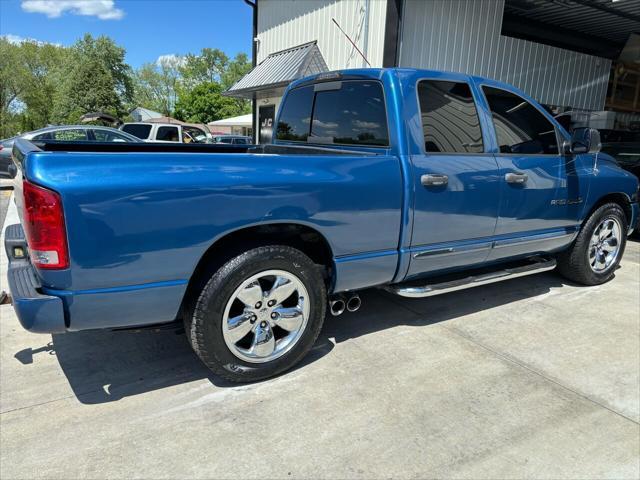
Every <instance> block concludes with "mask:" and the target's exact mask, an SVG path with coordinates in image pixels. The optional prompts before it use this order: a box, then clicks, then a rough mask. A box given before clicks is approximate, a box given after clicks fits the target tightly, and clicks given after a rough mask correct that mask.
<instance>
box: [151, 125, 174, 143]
mask: <svg viewBox="0 0 640 480" xmlns="http://www.w3.org/2000/svg"><path fill="white" fill-rule="evenodd" d="M156 140H159V141H161V142H179V141H180V134H179V133H178V127H158V133H156Z"/></svg>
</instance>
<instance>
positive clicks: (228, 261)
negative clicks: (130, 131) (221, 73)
mask: <svg viewBox="0 0 640 480" xmlns="http://www.w3.org/2000/svg"><path fill="white" fill-rule="evenodd" d="M274 137H275V138H274V140H273V143H272V144H269V145H261V146H255V147H253V146H247V147H246V148H242V149H229V150H221V149H219V148H218V149H216V147H217V146H216V145H204V146H199V145H183V146H180V145H175V146H169V145H137V144H131V145H128V144H104V145H100V144H91V145H79V144H69V143H67V144H65V143H59V142H51V141H43V142H32V143H30V142H27V141H24V140H18V141H17V142H16V144H15V146H14V152H13V157H14V161H15V163H16V165H17V170H18V174H17V177H16V195H15V198H16V202H17V204H18V209H19V212H20V214H21V221H22V227H21V226H20V225H13V226H9V227H8V229H7V231H6V241H5V245H6V250H7V253H8V256H9V259H10V267H9V284H10V288H11V292H12V295H13V304H14V308H15V310H16V312H17V314H18V317H19V319H20V322H21V323H22V325H23V326H24V327H25V328H26V329H27V330H30V331H33V332H46V333H51V332H66V331H74V330H84V329H105V328H125V327H142V326H145V325H151V324H158V323H162V322H172V321H175V320H182V321H184V324H185V329H186V333H187V338H188V339H189V341H190V343H191V345H192V346H193V348H194V350H195V351H196V353H197V354H198V355H199V357H200V358H201V359H202V361H203V362H204V363H205V364H206V365H207V366H208V367H209V368H211V369H212V370H213V371H214V372H215V373H217V374H219V375H222V376H224V377H226V378H228V379H231V380H234V381H252V380H257V379H261V378H266V377H269V376H273V375H275V374H278V373H280V372H282V371H284V370H286V369H288V368H290V367H291V366H292V365H294V364H295V363H296V362H298V361H299V360H300V359H301V358H302V357H303V356H304V355H305V354H306V353H307V352H308V351H309V349H310V348H311V347H312V345H313V343H314V342H315V340H316V338H317V336H318V334H319V332H320V329H321V327H322V323H323V320H324V317H325V314H326V312H327V309H329V310H330V311H331V313H333V314H334V315H339V314H341V313H342V312H343V311H353V310H356V309H357V308H358V307H359V305H360V299H359V297H358V291H359V290H361V289H365V288H369V287H381V288H385V289H386V290H387V291H390V292H393V293H394V294H398V295H402V296H406V297H425V296H429V295H436V294H440V293H445V292H449V291H452V290H459V289H462V288H468V287H473V286H477V285H482V284H486V283H490V282H496V281H500V280H506V279H509V278H514V277H518V276H523V275H528V274H533V273H537V272H543V271H547V270H550V269H553V268H556V267H557V268H558V270H559V272H560V273H561V274H562V275H564V276H565V277H567V278H568V279H571V280H572V281H575V282H579V283H582V284H585V285H596V284H600V283H603V282H606V281H608V280H610V279H611V278H612V277H613V276H614V272H615V270H616V267H617V266H618V263H619V262H620V258H621V257H622V254H623V252H624V248H625V242H626V237H627V234H628V233H629V231H630V229H631V227H630V225H635V223H636V218H637V215H638V180H637V178H636V177H634V176H633V175H631V174H630V173H628V172H625V171H623V170H622V169H620V168H619V167H618V166H617V165H616V163H615V162H614V161H613V159H612V158H611V157H609V156H608V155H606V154H603V153H599V145H600V140H599V134H598V132H597V131H595V130H592V129H578V130H576V131H575V132H574V133H573V135H572V136H570V135H569V134H568V133H567V132H566V131H565V130H564V129H563V128H562V127H561V126H560V125H559V124H558V123H557V122H556V121H555V120H554V119H553V117H552V116H551V115H549V113H548V112H547V111H546V110H545V109H544V108H542V107H541V106H540V105H538V104H537V103H536V102H535V101H534V100H532V99H531V98H529V97H528V96H527V95H525V94H524V93H523V92H521V91H519V90H517V89H515V88H512V87H510V86H508V85H505V84H503V83H499V82H496V81H492V80H488V79H484V78H479V77H472V76H468V75H462V74H455V73H444V72H435V71H425V70H415V69H361V70H346V71H338V72H331V73H328V74H320V75H316V76H313V77H310V78H305V79H303V80H299V81H296V82H294V83H293V84H291V85H290V86H289V88H288V90H287V92H286V94H285V97H284V98H283V101H282V105H281V108H280V110H279V113H278V117H277V121H276V129H275V134H274Z"/></svg>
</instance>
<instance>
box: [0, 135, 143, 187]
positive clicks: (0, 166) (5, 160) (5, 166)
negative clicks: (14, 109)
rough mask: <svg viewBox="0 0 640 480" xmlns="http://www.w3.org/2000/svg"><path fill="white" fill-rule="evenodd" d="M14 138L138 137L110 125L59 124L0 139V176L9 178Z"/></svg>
mask: <svg viewBox="0 0 640 480" xmlns="http://www.w3.org/2000/svg"><path fill="white" fill-rule="evenodd" d="M16 138H24V139H25V140H36V141H37V140H58V141H64V142H139V141H140V139H139V138H137V137H134V136H133V135H129V134H128V133H125V132H121V131H120V130H118V129H115V128H110V127H101V126H97V125H60V126H54V127H45V128H41V129H39V130H34V131H32V132H27V133H24V134H22V135H17V136H15V137H11V138H8V139H6V140H0V178H11V176H12V175H11V174H10V172H9V170H10V168H9V166H10V165H12V163H13V162H12V160H11V150H12V149H13V143H14V141H15V139H16Z"/></svg>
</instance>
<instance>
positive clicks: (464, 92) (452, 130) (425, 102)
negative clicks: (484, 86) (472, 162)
mask: <svg viewBox="0 0 640 480" xmlns="http://www.w3.org/2000/svg"><path fill="white" fill-rule="evenodd" d="M418 99H419V102H420V116H421V117H422V130H423V134H424V149H425V151H426V152H438V153H482V152H483V151H484V145H483V143H482V130H481V129H480V120H479V118H478V111H477V110H476V105H475V102H474V101H473V95H472V94H471V88H469V85H468V84H466V83H463V82H445V81H439V80H424V81H421V82H420V83H419V84H418Z"/></svg>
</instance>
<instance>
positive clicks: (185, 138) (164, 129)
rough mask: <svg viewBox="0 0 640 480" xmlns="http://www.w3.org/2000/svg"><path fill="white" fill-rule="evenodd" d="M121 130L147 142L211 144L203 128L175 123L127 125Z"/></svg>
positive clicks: (208, 135)
mask: <svg viewBox="0 0 640 480" xmlns="http://www.w3.org/2000/svg"><path fill="white" fill-rule="evenodd" d="M120 130H122V131H123V132H127V133H129V134H131V135H134V136H136V137H138V138H139V139H141V140H144V141H145V142H161V143H166V142H171V143H211V134H210V133H209V132H206V131H205V130H204V129H202V128H198V127H194V126H192V125H179V124H175V123H152V122H133V123H125V124H123V125H122V126H121V127H120Z"/></svg>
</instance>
